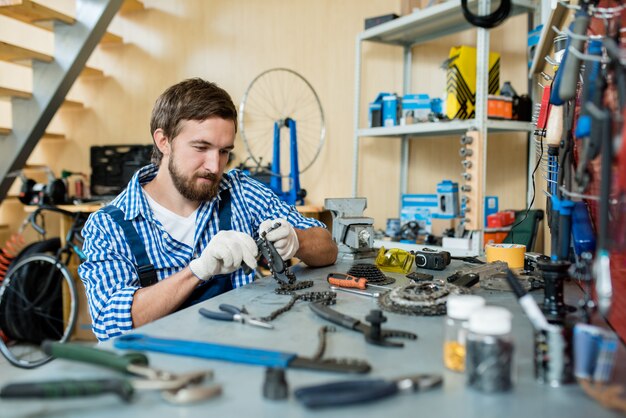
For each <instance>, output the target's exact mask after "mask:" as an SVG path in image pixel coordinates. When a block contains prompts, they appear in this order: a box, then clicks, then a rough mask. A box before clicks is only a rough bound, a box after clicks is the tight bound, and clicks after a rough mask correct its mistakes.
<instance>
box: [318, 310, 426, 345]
mask: <svg viewBox="0 0 626 418" xmlns="http://www.w3.org/2000/svg"><path fill="white" fill-rule="evenodd" d="M309 308H311V310H312V311H313V312H315V313H316V314H317V315H319V316H321V317H322V318H324V319H326V320H328V321H330V322H332V323H334V324H337V325H341V326H342V327H345V328H348V329H352V330H354V331H358V332H360V333H361V334H363V335H364V336H365V341H367V342H368V343H370V344H375V345H381V346H383V347H404V344H403V343H399V342H395V341H389V340H388V338H406V339H409V340H416V339H417V335H415V334H413V333H412V332H408V331H401V330H395V329H386V330H383V329H381V327H380V326H381V324H382V323H384V322H386V321H387V318H386V317H385V316H383V314H382V312H381V311H380V310H378V309H372V310H371V311H370V313H369V315H368V316H366V317H365V319H366V320H367V321H368V322H369V323H370V324H372V325H371V326H370V325H366V324H364V323H363V322H361V321H359V320H358V319H356V318H352V317H350V316H348V315H344V314H342V313H340V312H337V311H335V310H333V309H331V308H329V307H328V306H325V305H322V304H320V303H311V304H309Z"/></svg>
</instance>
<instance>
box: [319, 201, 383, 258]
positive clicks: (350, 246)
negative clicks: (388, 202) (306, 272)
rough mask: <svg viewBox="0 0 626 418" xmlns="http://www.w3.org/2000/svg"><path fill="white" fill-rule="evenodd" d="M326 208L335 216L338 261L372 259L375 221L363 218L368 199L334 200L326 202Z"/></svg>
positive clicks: (334, 231)
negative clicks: (344, 259)
mask: <svg viewBox="0 0 626 418" xmlns="http://www.w3.org/2000/svg"><path fill="white" fill-rule="evenodd" d="M324 207H325V208H326V209H328V210H329V211H330V212H331V213H332V215H333V232H332V233H333V241H335V242H336V243H337V246H338V247H339V256H338V259H342V258H347V259H357V258H364V257H372V256H374V255H375V251H374V249H373V248H372V247H373V245H374V219H373V218H369V217H366V216H363V211H364V210H365V208H366V207H367V199H366V198H364V197H357V198H333V199H326V200H325V201H324Z"/></svg>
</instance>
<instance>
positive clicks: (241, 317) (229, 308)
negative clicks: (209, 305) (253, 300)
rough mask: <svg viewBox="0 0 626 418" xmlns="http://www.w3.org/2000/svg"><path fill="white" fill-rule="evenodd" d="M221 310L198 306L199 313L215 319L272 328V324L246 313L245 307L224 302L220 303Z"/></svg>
mask: <svg viewBox="0 0 626 418" xmlns="http://www.w3.org/2000/svg"><path fill="white" fill-rule="evenodd" d="M219 308H220V311H221V312H215V311H210V310H208V309H205V308H200V310H199V312H200V315H202V316H205V317H207V318H211V319H216V320H218V321H234V322H241V323H242V324H248V325H254V326H255V327H260V328H267V329H273V328H274V325H272V324H269V323H267V322H265V321H263V320H261V319H259V318H255V317H252V316H250V315H249V314H248V311H246V308H245V307H242V308H241V309H240V308H238V307H236V306H233V305H229V304H226V303H222V304H221V305H220V306H219Z"/></svg>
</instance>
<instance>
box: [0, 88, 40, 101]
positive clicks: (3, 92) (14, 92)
mask: <svg viewBox="0 0 626 418" xmlns="http://www.w3.org/2000/svg"><path fill="white" fill-rule="evenodd" d="M0 96H11V97H21V98H22V99H30V98H31V97H33V94H32V93H30V92H28V91H23V90H18V89H14V88H11V87H6V86H0Z"/></svg>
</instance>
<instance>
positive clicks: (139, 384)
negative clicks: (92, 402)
mask: <svg viewBox="0 0 626 418" xmlns="http://www.w3.org/2000/svg"><path fill="white" fill-rule="evenodd" d="M42 349H43V351H44V352H45V353H46V354H48V355H51V356H52V357H54V358H65V359H68V360H75V361H80V362H84V363H90V364H95V365H100V366H104V367H108V368H110V369H114V370H118V371H122V372H125V373H128V374H132V375H135V376H140V377H142V378H143V379H127V378H105V379H87V380H85V379H80V380H75V379H61V380H55V381H47V382H25V383H13V384H9V385H6V386H4V387H3V388H1V389H0V398H67V397H77V396H93V395H101V394H105V393H114V394H117V395H118V396H119V397H120V398H122V399H123V400H124V401H127V402H128V401H130V400H131V399H132V397H133V395H134V393H135V391H136V390H160V391H161V395H162V397H163V398H164V399H165V400H166V401H168V402H170V403H188V402H194V401H199V400H203V399H209V398H212V397H214V396H217V395H219V394H220V393H221V386H219V385H212V386H209V387H203V386H197V385H198V384H199V383H201V382H202V381H203V380H204V379H205V378H211V377H212V376H213V372H212V371H211V370H201V371H196V372H191V373H184V374H173V373H169V372H166V371H163V370H158V369H154V368H151V367H150V366H149V365H148V357H146V356H145V355H144V354H142V353H137V352H131V353H126V354H117V353H115V352H112V351H107V350H102V349H98V348H92V347H88V346H84V345H79V344H73V343H59V342H56V341H44V342H43V344H42Z"/></svg>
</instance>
